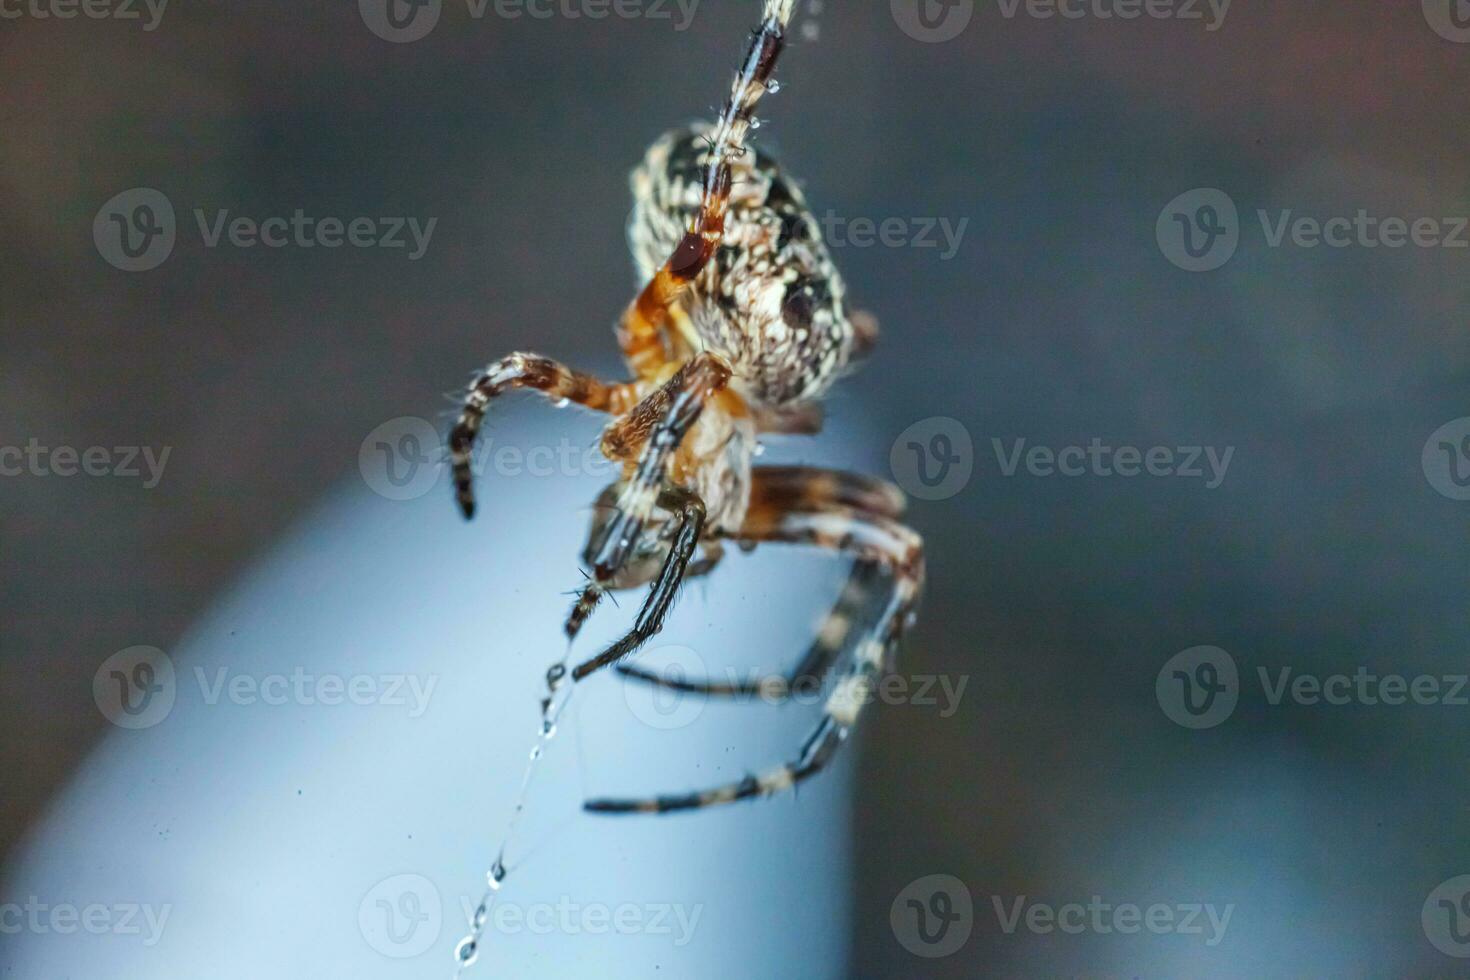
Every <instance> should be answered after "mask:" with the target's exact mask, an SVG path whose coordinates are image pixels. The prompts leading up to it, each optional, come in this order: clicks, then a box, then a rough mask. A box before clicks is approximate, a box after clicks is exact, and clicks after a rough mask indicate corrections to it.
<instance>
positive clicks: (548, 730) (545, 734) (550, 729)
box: [541, 718, 556, 740]
mask: <svg viewBox="0 0 1470 980" xmlns="http://www.w3.org/2000/svg"><path fill="white" fill-rule="evenodd" d="M541 737H542V738H544V739H547V740H550V739H553V738H556V722H554V721H552V720H551V719H550V718H548V719H546V720H545V721H543V722H542V723H541Z"/></svg>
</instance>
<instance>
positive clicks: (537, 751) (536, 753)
mask: <svg viewBox="0 0 1470 980" xmlns="http://www.w3.org/2000/svg"><path fill="white" fill-rule="evenodd" d="M531 758H532V759H539V758H541V746H539V745H538V746H536V747H535V748H533V749H532V750H531Z"/></svg>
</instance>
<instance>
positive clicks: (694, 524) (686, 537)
mask: <svg viewBox="0 0 1470 980" xmlns="http://www.w3.org/2000/svg"><path fill="white" fill-rule="evenodd" d="M658 502H659V505H660V506H663V507H667V508H668V509H669V510H675V511H678V513H679V526H678V530H676V531H675V532H674V540H673V544H672V545H671V546H670V547H669V553H668V555H667V556H665V558H664V563H663V567H662V568H661V569H659V573H658V578H656V579H655V580H654V582H653V587H652V588H650V589H649V590H648V598H647V599H645V600H644V602H643V608H642V609H640V610H639V611H638V619H637V621H636V622H635V623H634V624H633V628H632V629H631V630H629V631H628V633H627V634H626V635H625V636H624V637H623V638H622V639H621V640H618V642H616V643H614V644H613V645H612V646H610V647H608V648H607V649H606V650H604V651H603V652H602V653H600V654H598V655H597V656H595V657H593V658H592V659H591V660H588V661H587V662H586V663H583V664H580V665H578V666H577V667H576V669H574V670H573V671H572V680H574V681H580V680H582V679H583V678H584V677H586V676H587V675H588V674H591V673H593V672H594V671H597V670H601V669H602V668H603V667H606V666H607V665H608V664H612V663H616V662H617V661H619V660H621V659H622V658H624V657H626V656H628V654H630V653H632V652H633V651H634V650H637V649H638V648H639V647H640V646H642V645H643V644H644V643H646V642H648V640H649V639H650V638H651V637H653V636H654V634H656V633H657V632H658V631H659V630H661V629H663V625H664V619H665V618H666V617H667V616H668V614H669V609H670V608H671V607H672V606H673V604H674V596H675V595H677V594H678V591H679V586H680V585H681V584H683V581H684V574H685V571H686V570H687V569H688V567H689V560H690V559H691V558H693V557H694V551H695V549H696V548H697V547H698V546H699V536H700V533H701V532H703V530H704V501H702V500H700V499H699V496H698V495H697V494H695V493H693V492H692V491H689V490H683V489H679V488H671V489H668V490H665V491H664V492H663V493H662V494H660V495H659V498H658Z"/></svg>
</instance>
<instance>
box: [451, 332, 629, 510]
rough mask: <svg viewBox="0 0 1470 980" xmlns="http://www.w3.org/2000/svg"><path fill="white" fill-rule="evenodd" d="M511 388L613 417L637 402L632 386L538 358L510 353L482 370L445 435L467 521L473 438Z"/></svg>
mask: <svg viewBox="0 0 1470 980" xmlns="http://www.w3.org/2000/svg"><path fill="white" fill-rule="evenodd" d="M514 388H529V389H531V390H533V391H539V392H540V393H541V394H543V395H545V396H546V397H547V398H550V399H565V400H567V401H570V402H575V403H577V404H578V405H581V406H583V407H585V408H590V409H592V410H594V411H598V412H611V413H613V414H615V415H618V414H621V413H623V412H625V411H627V410H628V407H629V406H631V405H632V404H634V402H635V401H636V400H637V397H638V393H637V386H636V385H634V384H632V383H623V384H608V383H607V382H604V381H599V380H598V379H596V378H594V377H592V376H591V375H588V374H583V373H581V372H580V371H573V370H572V369H571V368H568V367H567V366H566V365H564V364H561V363H559V362H557V361H553V360H552V359H551V358H549V357H542V356H541V355H540V354H526V353H515V354H511V355H509V356H507V357H503V358H501V359H500V360H498V361H496V362H495V363H494V364H492V365H490V366H489V367H487V368H486V369H485V370H484V371H482V372H481V373H480V374H479V376H477V377H476V378H475V381H474V383H473V384H471V385H470V389H469V393H468V394H467V395H466V396H465V404H464V409H463V410H462V411H461V412H460V416H459V421H458V422H457V423H456V424H455V426H454V429H453V430H451V432H450V434H449V450H450V456H451V459H452V461H453V464H454V489H455V494H456V496H457V497H458V499H459V506H460V510H462V511H463V512H464V516H465V517H466V518H469V517H473V516H474V514H475V492H474V486H473V474H472V471H471V468H470V460H471V457H472V456H473V454H474V451H475V438H476V437H477V436H478V435H479V433H480V425H481V423H482V422H483V421H484V418H485V411H486V409H487V407H488V406H489V404H490V402H491V400H492V399H494V398H496V397H498V396H500V395H502V394H504V393H505V392H507V391H510V390H512V389H514Z"/></svg>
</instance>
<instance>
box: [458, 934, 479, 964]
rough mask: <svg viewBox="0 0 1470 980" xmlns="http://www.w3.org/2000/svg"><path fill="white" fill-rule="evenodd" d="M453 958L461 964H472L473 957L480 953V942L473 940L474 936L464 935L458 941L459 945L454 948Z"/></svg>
mask: <svg viewBox="0 0 1470 980" xmlns="http://www.w3.org/2000/svg"><path fill="white" fill-rule="evenodd" d="M454 955H455V958H456V959H458V960H459V963H460V965H461V966H472V965H474V962H475V958H476V957H478V956H479V955H480V944H479V943H477V942H475V937H474V936H466V937H465V938H463V939H461V940H460V941H459V946H458V947H456V948H455V950H454Z"/></svg>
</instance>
